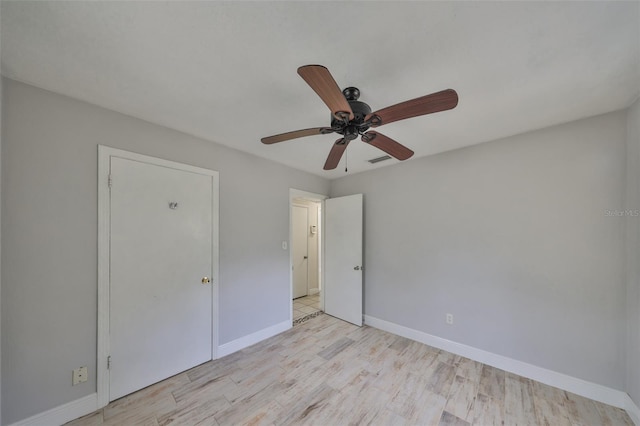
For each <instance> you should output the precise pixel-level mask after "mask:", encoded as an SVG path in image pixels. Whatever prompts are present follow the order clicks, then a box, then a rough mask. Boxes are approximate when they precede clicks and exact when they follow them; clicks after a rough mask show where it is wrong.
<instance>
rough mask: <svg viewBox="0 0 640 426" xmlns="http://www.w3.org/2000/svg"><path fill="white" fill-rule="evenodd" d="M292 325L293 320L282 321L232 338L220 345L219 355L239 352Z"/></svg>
mask: <svg viewBox="0 0 640 426" xmlns="http://www.w3.org/2000/svg"><path fill="white" fill-rule="evenodd" d="M291 327H292V325H291V321H283V322H281V323H278V324H275V325H272V326H270V327H267V328H263V329H262V330H259V331H256V332H255V333H251V334H248V335H246V336H243V337H241V338H239V339H236V340H232V341H230V342H227V343H225V344H223V345H220V346H219V347H218V355H219V357H220V358H222V357H224V356H227V355H229V354H232V353H234V352H238V351H239V350H242V349H244V348H248V347H249V346H251V345H255V344H256V343H258V342H261V341H263V340H265V339H268V338H269V337H273V336H275V335H276V334H280V333H282V332H283V331H287V330H289V329H290V328H291Z"/></svg>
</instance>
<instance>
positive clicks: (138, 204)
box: [98, 146, 218, 406]
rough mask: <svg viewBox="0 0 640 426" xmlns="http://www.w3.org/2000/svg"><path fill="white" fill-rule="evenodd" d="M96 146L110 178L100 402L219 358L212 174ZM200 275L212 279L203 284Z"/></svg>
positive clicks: (102, 275)
mask: <svg viewBox="0 0 640 426" xmlns="http://www.w3.org/2000/svg"><path fill="white" fill-rule="evenodd" d="M99 150H100V155H99V162H100V165H99V173H100V183H101V184H103V183H104V184H107V183H108V182H112V184H111V185H110V186H111V187H109V185H108V184H107V185H104V186H105V187H106V188H107V190H106V191H105V189H104V187H103V185H100V187H99V280H98V281H99V285H98V287H99V296H98V297H99V300H98V305H99V306H98V308H99V309H98V310H99V325H98V346H99V348H98V402H99V405H100V406H104V405H106V404H107V403H108V402H109V401H110V400H113V399H116V398H119V397H121V396H123V395H126V394H128V393H130V392H133V391H135V390H137V389H140V388H142V387H145V386H148V385H149V384H152V383H155V382H157V381H159V380H162V379H164V378H167V377H170V376H171V375H173V374H176V373H178V372H180V371H184V370H186V369H188V368H190V367H193V366H195V365H198V364H200V363H202V362H205V361H208V360H210V359H212V358H215V355H216V349H217V293H218V272H217V271H218V174H217V172H214V171H211V170H206V169H201V168H197V167H193V166H188V165H184V164H179V163H174V162H170V161H166V160H161V159H156V158H153V157H147V156H143V155H139V154H133V153H128V152H125V151H120V150H115V149H113V148H108V147H103V146H101V147H99ZM105 173H106V176H105ZM105 177H106V179H105ZM105 192H106V194H105ZM170 203H177V204H175V205H171V204H170ZM204 277H207V278H208V279H209V280H211V282H210V283H204V284H203V283H202V279H203V278H204ZM108 360H110V362H111V369H110V370H107V368H106V367H107V361H108Z"/></svg>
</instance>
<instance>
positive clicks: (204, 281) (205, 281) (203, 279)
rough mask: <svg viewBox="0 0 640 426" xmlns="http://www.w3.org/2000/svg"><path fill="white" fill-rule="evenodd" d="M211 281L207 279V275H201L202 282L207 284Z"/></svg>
mask: <svg viewBox="0 0 640 426" xmlns="http://www.w3.org/2000/svg"><path fill="white" fill-rule="evenodd" d="M210 282H211V280H210V279H209V277H203V278H202V284H209V283H210Z"/></svg>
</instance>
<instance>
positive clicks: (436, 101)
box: [261, 65, 458, 170]
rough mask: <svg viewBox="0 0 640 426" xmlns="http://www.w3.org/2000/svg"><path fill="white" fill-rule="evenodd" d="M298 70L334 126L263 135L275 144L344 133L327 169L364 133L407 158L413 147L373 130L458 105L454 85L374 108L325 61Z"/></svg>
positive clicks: (364, 138) (366, 138)
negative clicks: (340, 83)
mask: <svg viewBox="0 0 640 426" xmlns="http://www.w3.org/2000/svg"><path fill="white" fill-rule="evenodd" d="M298 74H299V75H300V77H302V78H303V79H304V81H306V82H307V84H308V85H309V86H311V88H312V89H313V90H314V91H315V92H316V93H317V94H318V96H320V98H321V99H322V100H323V101H324V103H325V104H326V105H327V106H328V107H329V109H330V110H331V113H332V116H331V125H330V127H314V128H312V129H303V130H295V131H293V132H287V133H282V134H279V135H274V136H269V137H266V138H262V139H261V140H262V143H264V144H268V145H269V144H273V143H277V142H283V141H288V140H291V139H296V138H301V137H304V136H313V135H326V134H329V133H338V134H340V135H342V137H341V138H340V139H338V140H337V141H336V142H335V143H334V144H333V146H332V147H331V151H330V152H329V156H328V157H327V161H326V162H325V163H324V170H333V169H335V168H336V167H337V166H338V163H339V162H340V159H341V158H342V154H343V153H344V151H345V149H346V148H347V145H349V142H351V141H352V140H354V139H356V138H357V137H358V136H362V141H363V142H365V143H368V144H369V145H373V146H375V147H376V148H379V149H381V150H382V151H384V152H386V153H387V154H389V155H390V156H392V157H394V158H397V159H398V160H406V159H408V158H410V157H411V156H412V155H413V151H412V150H410V149H409V148H407V147H406V146H404V145H402V144H400V143H398V142H396V141H394V140H393V139H391V138H389V137H388V136H385V135H383V134H382V133H378V132H376V131H373V130H370V131H368V130H369V128H371V127H379V126H382V125H383V124H388V123H392V122H394V121H399V120H404V119H406V118H411V117H418V116H420V115H425V114H432V113H434V112H440V111H446V110H448V109H453V108H455V107H456V105H458V94H457V93H456V91H455V90H453V89H447V90H443V91H441V92H437V93H432V94H430V95H426V96H422V97H420V98H416V99H411V100H409V101H406V102H401V103H399V104H396V105H393V106H390V107H387V108H383V109H380V110H378V111H375V112H371V108H370V107H369V105H367V104H365V103H364V102H361V101H359V100H358V98H359V97H360V90H358V89H357V88H355V87H347V88H346V89H344V90H343V91H342V92H340V88H339V87H338V84H337V83H336V81H335V80H334V79H333V77H332V76H331V73H330V72H329V70H328V69H327V68H325V67H323V66H322V65H305V66H302V67H300V68H298Z"/></svg>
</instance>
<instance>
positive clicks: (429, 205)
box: [331, 112, 626, 390]
mask: <svg viewBox="0 0 640 426" xmlns="http://www.w3.org/2000/svg"><path fill="white" fill-rule="evenodd" d="M496 119H497V120H499V119H500V118H499V117H496ZM625 119H626V117H625V113H624V112H617V113H612V114H608V115H604V116H599V117H595V118H590V119H586V120H582V121H578V122H573V123H569V124H565V125H560V126H555V127H551V128H547V129H543V130H539V131H535V132H530V133H527V134H523V135H519V136H514V137H510V138H506V139H503V140H498V141H493V142H489V143H485V144H481V145H477V146H474V147H469V148H464V149H460V150H456V151H451V152H447V153H443V154H440V155H435V156H431V157H426V158H421V159H416V160H414V161H409V162H407V163H404V164H399V165H395V166H392V167H386V168H382V169H379V170H375V171H371V172H367V173H361V174H356V175H353V176H348V177H344V178H340V179H338V180H335V181H332V183H331V196H332V197H334V196H340V195H347V194H354V193H364V199H365V252H366V255H365V266H366V275H365V283H366V284H365V314H367V315H370V316H373V317H377V318H380V319H383V320H386V321H391V322H393V323H397V324H400V325H403V326H406V327H410V328H412V329H416V330H420V331H422V332H426V333H429V334H432V335H436V336H439V337H442V338H445V339H449V340H452V341H455V342H460V343H463V344H466V345H470V346H473V347H476V348H480V349H484V350H487V351H490V352H493V353H496V354H500V355H504V356H507V357H511V358H514V359H517V360H521V361H524V362H528V363H531V364H534V365H537V366H541V367H545V368H548V369H551V370H555V371H558V372H562V373H565V374H568V375H570V376H574V377H579V378H582V379H585V380H589V381H592V382H595V383H599V384H602V385H605V386H610V387H613V388H615V389H620V390H623V389H624V388H625V377H624V367H623V366H624V365H625V350H624V347H625V339H626V333H625V327H626V317H625V302H624V297H625V283H624V275H625V274H624V252H625V250H624V245H625V242H624V224H625V221H624V218H619V217H606V215H605V210H614V209H618V210H620V209H622V208H623V207H624V206H623V204H624V203H623V202H624V186H625V185H624V179H625V176H624V169H625V167H624V165H625V134H626V132H625V126H626V124H625V123H626V121H625ZM406 142H409V141H406ZM412 143H414V144H415V143H428V137H425V138H423V140H420V139H419V138H417V139H416V140H414V141H413V142H412ZM446 313H452V314H453V315H454V325H452V326H449V325H446V323H445V315H446Z"/></svg>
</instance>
